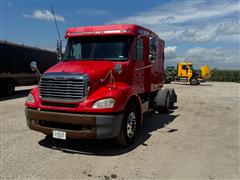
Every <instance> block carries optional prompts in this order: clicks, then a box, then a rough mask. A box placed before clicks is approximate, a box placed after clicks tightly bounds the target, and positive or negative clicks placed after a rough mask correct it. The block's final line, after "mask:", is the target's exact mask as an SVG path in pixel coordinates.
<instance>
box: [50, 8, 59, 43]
mask: <svg viewBox="0 0 240 180" xmlns="http://www.w3.org/2000/svg"><path fill="white" fill-rule="evenodd" d="M51 9H52V14H53V18H54V22H55V25H56V28H57V33H58V38H59V40H60V39H61V36H60V32H59V29H58V24H57V21H56V17H55V12H54V9H53V7H52V6H51Z"/></svg>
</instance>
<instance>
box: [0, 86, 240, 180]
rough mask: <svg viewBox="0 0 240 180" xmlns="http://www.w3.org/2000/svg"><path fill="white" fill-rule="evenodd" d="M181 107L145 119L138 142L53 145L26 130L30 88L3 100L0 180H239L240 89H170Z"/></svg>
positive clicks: (0, 102)
mask: <svg viewBox="0 0 240 180" xmlns="http://www.w3.org/2000/svg"><path fill="white" fill-rule="evenodd" d="M166 86H167V87H171V88H175V90H176V92H177V95H178V103H177V104H176V107H175V110H174V111H173V112H171V113H169V114H165V115H164V114H153V113H149V112H147V113H145V114H144V120H145V122H144V126H143V127H142V129H141V132H140V135H139V137H138V138H137V141H136V142H135V144H134V145H133V146H131V147H129V148H126V149H122V148H119V147H118V146H116V145H115V144H114V143H113V141H112V140H104V141H103V140H101V141H96V140H90V141H89V140H68V141H61V140H52V139H49V138H46V137H45V135H43V134H41V133H38V132H35V131H31V130H29V129H28V128H27V126H26V122H25V117H24V101H25V98H26V95H27V93H28V92H29V87H20V88H18V91H17V93H16V95H15V96H13V97H9V98H3V97H2V98H1V97H0V120H1V122H0V125H1V127H0V130H1V132H0V134H1V157H0V158H1V172H0V174H1V179H12V178H18V179H36V178H38V179H43V178H44V179H53V178H54V179H240V172H239V167H240V163H239V161H240V158H239V152H240V145H239V137H240V136H239V135H240V134H239V120H240V113H239V109H240V104H239V103H240V94H239V93H240V85H239V84H236V83H216V82H208V83H205V84H201V85H199V86H190V85H186V84H177V83H174V84H168V85H166Z"/></svg>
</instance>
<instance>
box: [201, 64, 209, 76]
mask: <svg viewBox="0 0 240 180" xmlns="http://www.w3.org/2000/svg"><path fill="white" fill-rule="evenodd" d="M201 75H202V77H203V78H204V79H209V78H210V77H211V71H210V68H209V66H208V65H206V66H202V67H201Z"/></svg>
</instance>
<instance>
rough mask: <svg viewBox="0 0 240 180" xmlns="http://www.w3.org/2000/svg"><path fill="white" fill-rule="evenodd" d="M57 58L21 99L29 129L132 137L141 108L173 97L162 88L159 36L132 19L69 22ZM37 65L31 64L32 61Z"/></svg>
mask: <svg viewBox="0 0 240 180" xmlns="http://www.w3.org/2000/svg"><path fill="white" fill-rule="evenodd" d="M65 38H66V39H68V42H67V46H66V49H65V53H64V54H63V57H62V59H61V61H60V62H59V63H58V64H56V65H54V66H52V67H51V68H50V69H48V70H47V71H46V72H45V73H44V74H43V75H42V76H41V80H40V82H39V86H38V87H36V88H34V89H32V91H31V92H30V94H29V95H28V97H27V99H26V103H25V105H26V119H27V125H28V127H29V128H30V129H32V130H35V131H40V132H42V133H44V134H46V135H52V136H53V138H58V139H66V138H79V139H81V138H84V139H108V138H115V139H116V141H117V142H118V143H119V144H120V145H122V146H128V145H130V144H132V143H133V141H134V139H135V138H136V136H137V132H138V130H139V128H140V127H141V125H143V113H144V112H145V111H146V110H153V111H162V112H168V110H169V109H171V108H173V106H174V103H175V102H176V101H177V96H176V94H175V92H174V90H173V89H164V88H163V75H164V41H163V40H161V39H160V38H159V37H158V35H157V34H155V33H154V32H152V31H151V30H149V29H146V28H143V27H141V26H138V25H134V24H121V25H104V26H86V27H76V28H69V29H68V30H67V32H66V34H65ZM32 65H33V66H34V67H32V69H34V68H37V67H36V64H34V63H33V64H32Z"/></svg>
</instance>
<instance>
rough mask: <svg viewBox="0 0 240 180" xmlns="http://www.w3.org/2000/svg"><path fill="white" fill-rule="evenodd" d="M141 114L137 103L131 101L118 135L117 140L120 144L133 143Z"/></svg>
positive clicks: (124, 145) (125, 145) (127, 144)
mask: <svg viewBox="0 0 240 180" xmlns="http://www.w3.org/2000/svg"><path fill="white" fill-rule="evenodd" d="M139 122H140V115H139V112H138V109H137V107H136V105H134V104H133V103H130V104H129V105H128V106H127V108H126V110H125V112H124V115H123V121H122V126H121V129H120V133H119V135H118V136H117V137H116V142H117V144H119V145H120V146H123V147H127V146H129V145H131V144H132V143H133V141H134V139H135V138H136V133H137V131H138V128H139V127H138V126H139Z"/></svg>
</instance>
